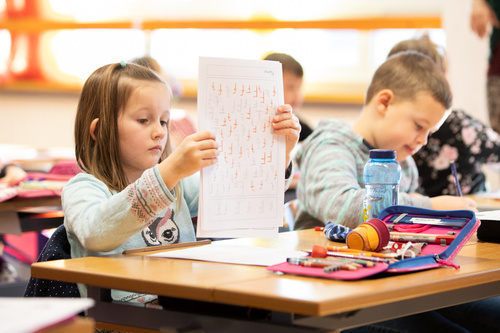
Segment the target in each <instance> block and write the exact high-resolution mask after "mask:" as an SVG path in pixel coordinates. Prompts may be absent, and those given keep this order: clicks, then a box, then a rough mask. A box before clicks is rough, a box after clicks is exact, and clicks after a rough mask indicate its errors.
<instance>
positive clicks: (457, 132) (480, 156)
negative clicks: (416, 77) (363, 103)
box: [389, 35, 500, 197]
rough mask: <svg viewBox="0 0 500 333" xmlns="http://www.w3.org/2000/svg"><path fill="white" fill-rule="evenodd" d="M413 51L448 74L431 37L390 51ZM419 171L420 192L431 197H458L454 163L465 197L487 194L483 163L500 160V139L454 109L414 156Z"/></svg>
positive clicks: (402, 43) (477, 122)
mask: <svg viewBox="0 0 500 333" xmlns="http://www.w3.org/2000/svg"><path fill="white" fill-rule="evenodd" d="M408 50H413V51H417V52H420V53H423V54H425V55H427V56H429V57H431V58H432V59H433V60H434V61H435V62H436V63H437V64H438V67H439V68H440V69H441V70H442V71H443V73H445V74H446V58H445V56H443V55H441V54H440V53H439V51H438V47H437V45H436V44H434V43H433V42H432V41H431V40H430V38H429V36H427V35H424V36H422V37H420V38H415V39H408V40H404V41H401V42H399V43H397V44H396V45H395V46H394V47H393V48H392V49H391V51H390V52H389V56H392V55H394V54H396V53H398V52H402V51H408ZM413 158H414V159H415V162H416V164H417V168H418V174H419V183H420V187H419V189H418V192H420V193H422V194H424V195H428V196H431V197H433V196H437V195H443V194H444V195H458V193H457V187H456V183H455V178H454V177H453V174H452V173H451V169H450V162H453V161H455V164H456V168H457V176H458V179H459V182H460V187H461V190H462V193H463V194H469V193H477V192H483V191H486V177H485V175H484V173H483V171H482V170H481V168H482V166H483V164H493V163H497V162H498V161H499V160H500V136H499V135H498V133H496V132H495V131H494V130H493V129H492V128H490V127H489V126H486V125H485V124H483V123H482V122H481V121H479V120H478V119H475V118H473V117H471V116H469V115H468V114H467V113H465V112H464V111H462V110H452V112H451V114H450V115H449V116H448V118H447V119H446V120H445V122H444V123H443V124H442V125H441V127H440V128H439V130H437V131H436V132H434V133H431V134H430V135H429V139H428V140H427V144H426V145H425V146H423V147H422V148H421V149H420V150H419V151H418V152H416V153H415V155H413Z"/></svg>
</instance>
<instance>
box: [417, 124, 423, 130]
mask: <svg viewBox="0 0 500 333" xmlns="http://www.w3.org/2000/svg"><path fill="white" fill-rule="evenodd" d="M415 126H416V127H417V129H418V130H419V131H420V130H421V129H423V128H424V127H423V126H422V125H420V124H418V123H415Z"/></svg>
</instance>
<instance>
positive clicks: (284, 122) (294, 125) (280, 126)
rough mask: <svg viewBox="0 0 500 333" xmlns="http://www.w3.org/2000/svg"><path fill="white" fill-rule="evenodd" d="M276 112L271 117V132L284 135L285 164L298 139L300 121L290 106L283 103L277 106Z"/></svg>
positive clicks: (287, 162) (288, 161)
mask: <svg viewBox="0 0 500 333" xmlns="http://www.w3.org/2000/svg"><path fill="white" fill-rule="evenodd" d="M277 111H278V113H277V114H276V115H275V116H274V117H273V124H272V126H273V133H274V134H281V135H286V164H285V166H286V167H288V165H289V164H290V153H291V151H292V150H293V148H294V147H295V145H296V144H297V142H298V141H299V134H300V129H301V128H300V123H299V118H297V117H296V116H295V115H294V114H293V113H292V106H291V105H290V104H285V105H281V106H278V109H277Z"/></svg>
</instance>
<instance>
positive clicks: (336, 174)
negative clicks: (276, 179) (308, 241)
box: [298, 143, 365, 228]
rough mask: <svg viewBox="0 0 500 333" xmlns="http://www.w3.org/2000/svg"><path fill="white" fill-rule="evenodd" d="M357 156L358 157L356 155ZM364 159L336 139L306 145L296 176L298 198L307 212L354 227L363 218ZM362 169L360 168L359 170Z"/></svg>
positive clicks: (324, 220)
mask: <svg viewBox="0 0 500 333" xmlns="http://www.w3.org/2000/svg"><path fill="white" fill-rule="evenodd" d="M358 160H359V158H358ZM363 166H364V160H363V161H359V162H358V163H357V162H356V159H355V157H354V155H353V152H351V151H349V150H348V149H347V148H345V147H342V146H339V145H337V144H335V143H330V144H327V143H324V144H322V145H319V146H318V147H315V148H314V149H309V150H308V151H307V158H305V159H303V162H302V163H301V166H300V170H301V176H300V178H299V185H298V186H299V191H298V194H299V198H298V199H299V202H300V206H301V209H303V210H304V209H305V210H306V211H307V213H308V214H309V215H311V216H312V217H314V218H316V219H318V220H320V221H322V222H323V223H325V224H326V223H327V222H328V221H331V222H334V223H338V224H343V225H345V226H347V227H350V228H355V227H356V226H358V225H359V224H360V223H361V222H362V208H363V198H364V194H365V191H364V188H362V187H361V185H360V183H362V181H363V173H362V168H363ZM360 170H361V172H360Z"/></svg>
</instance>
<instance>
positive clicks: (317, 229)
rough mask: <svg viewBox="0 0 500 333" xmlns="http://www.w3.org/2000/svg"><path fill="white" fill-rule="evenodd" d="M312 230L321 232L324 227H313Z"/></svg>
mask: <svg viewBox="0 0 500 333" xmlns="http://www.w3.org/2000/svg"><path fill="white" fill-rule="evenodd" d="M314 230H316V231H323V230H325V227H314Z"/></svg>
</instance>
